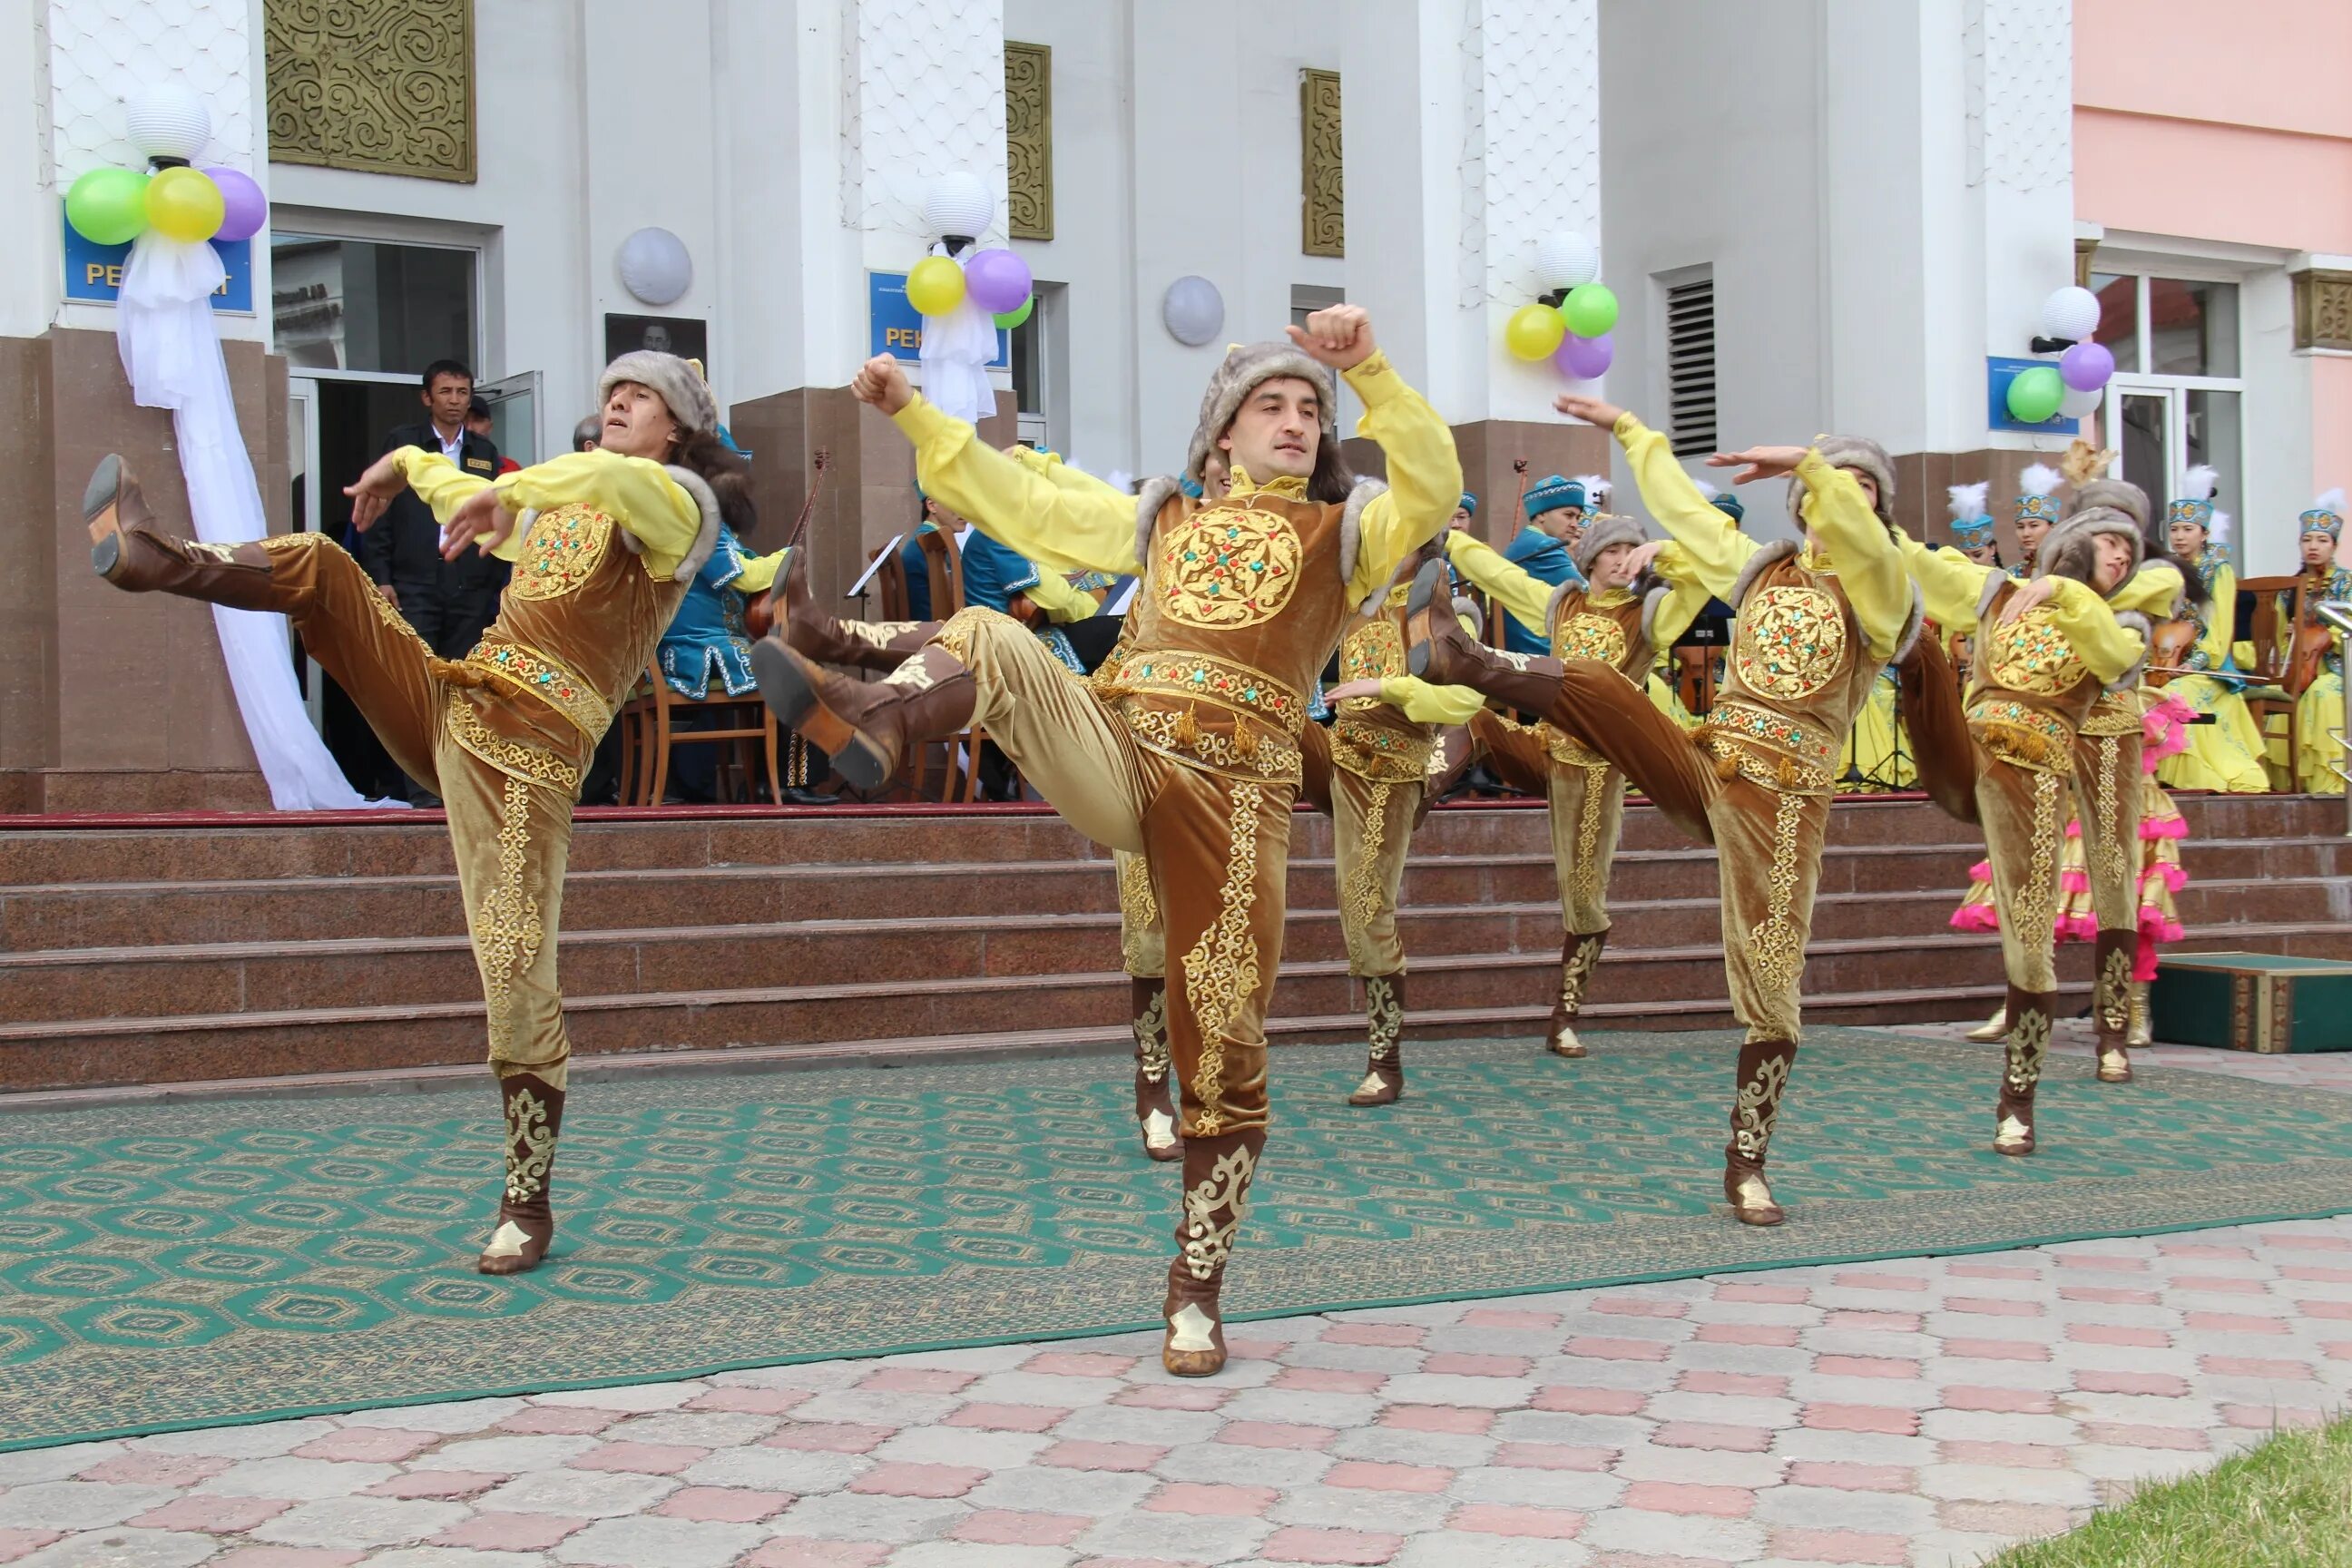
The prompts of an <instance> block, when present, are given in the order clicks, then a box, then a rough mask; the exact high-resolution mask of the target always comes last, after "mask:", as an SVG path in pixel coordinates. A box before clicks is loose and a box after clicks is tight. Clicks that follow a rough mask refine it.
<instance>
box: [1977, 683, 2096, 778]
mask: <svg viewBox="0 0 2352 1568" xmlns="http://www.w3.org/2000/svg"><path fill="white" fill-rule="evenodd" d="M1969 729H1970V730H1972V731H1975V732H1976V736H1977V739H1978V740H1979V741H1980V742H1983V744H1984V749H1985V750H1986V751H1988V752H1991V753H1992V754H1993V755H1994V756H1996V757H1999V758H2000V760H2001V761H2002V762H2005V763H2010V764H2011V765H2012V766H2015V767H2021V768H2027V769H2031V770H2032V771H2033V772H2035V773H2072V772H2074V726H2073V725H2071V724H2069V723H2067V722H2066V721H2065V720H2063V719H2062V718H2060V717H2059V716H2058V715H2057V714H2055V713H2053V712H2051V711H2050V710H2048V709H2045V708H2036V707H2034V706H2032V704H2031V703H2026V702H2019V701H2016V700H2013V699H2011V698H2006V697H1980V698H1979V699H1977V700H1976V701H1974V702H1971V703H1969Z"/></svg>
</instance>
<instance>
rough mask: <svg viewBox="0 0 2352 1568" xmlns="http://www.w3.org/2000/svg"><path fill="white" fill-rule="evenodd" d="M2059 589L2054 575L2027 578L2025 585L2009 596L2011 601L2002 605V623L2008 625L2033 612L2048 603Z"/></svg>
mask: <svg viewBox="0 0 2352 1568" xmlns="http://www.w3.org/2000/svg"><path fill="white" fill-rule="evenodd" d="M2057 591H2058V580H2057V579H2056V578H2054V577H2032V578H2029V579H2027V580H2026V583H2025V585H2024V586H2023V587H2021V588H2020V589H2018V591H2017V592H2016V593H2014V594H2011V595H2010V596H2009V603H2008V604H2006V605H2002V606H2001V608H2000V624H2001V625H2003V626H2007V625H2008V624H2009V623H2010V622H2011V621H2013V620H2016V619H2017V618H2018V617H2019V616H2027V615H2031V614H2032V613H2033V612H2034V611H2036V610H2038V609H2040V608H2041V607H2042V605H2046V604H2048V603H2049V602H2050V596H2051V595H2053V594H2055V593H2056V592H2057Z"/></svg>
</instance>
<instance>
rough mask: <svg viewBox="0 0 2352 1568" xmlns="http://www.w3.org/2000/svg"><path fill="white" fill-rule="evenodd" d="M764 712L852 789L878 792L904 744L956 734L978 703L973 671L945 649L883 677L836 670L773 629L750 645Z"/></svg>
mask: <svg viewBox="0 0 2352 1568" xmlns="http://www.w3.org/2000/svg"><path fill="white" fill-rule="evenodd" d="M751 674H752V676H753V677H754V678H755V679H757V680H758V681H759V683H760V696H761V700H764V701H765V702H766V703H767V705H768V710H769V711H770V712H772V713H773V714H774V715H775V716H776V719H777V721H778V722H780V723H782V725H783V726H784V727H785V728H786V729H789V730H796V731H799V732H800V733H801V734H803V735H804V736H806V737H807V739H808V742H809V743H810V744H811V745H813V746H815V747H816V748H817V749H818V750H819V751H822V752H824V754H825V755H826V756H827V757H828V758H830V759H831V760H832V763H833V767H834V771H835V773H839V774H840V775H841V776H842V777H843V778H844V779H845V780H846V781H848V783H849V784H852V785H854V786H855V787H856V788H858V789H862V790H870V789H879V788H881V787H882V786H883V785H884V784H887V783H888V782H889V781H890V779H891V777H892V775H893V774H895V773H898V763H899V761H900V759H901V758H903V757H904V756H905V755H906V752H907V749H908V747H909V746H919V745H921V744H923V743H924V742H927V741H935V740H939V739H940V738H941V737H944V736H948V735H953V734H956V733H958V732H960V731H962V730H964V729H966V728H968V727H969V726H970V725H971V715H972V710H973V708H974V706H975V704H977V703H978V701H979V700H980V699H979V691H978V689H977V688H976V687H975V685H974V684H973V681H972V679H971V671H970V670H969V669H966V668H964V667H963V666H962V665H961V663H959V662H958V661H957V659H956V658H955V656H954V655H952V654H950V653H949V652H948V651H947V650H946V649H945V648H942V647H926V648H924V649H923V650H922V651H921V652H920V653H919V654H917V655H916V656H915V657H914V658H911V659H909V660H908V661H907V663H906V665H905V666H904V667H902V668H900V669H899V671H898V673H897V674H896V675H895V676H893V677H892V678H891V679H888V680H885V681H871V682H869V681H862V680H853V679H850V678H848V677H847V676H843V675H835V674H834V673H833V672H832V671H831V670H828V669H827V668H824V665H822V664H820V663H818V662H817V661H816V660H815V659H814V658H810V657H809V656H808V655H806V654H804V653H802V652H801V651H800V650H799V649H797V648H794V647H789V646H787V645H786V644H785V643H784V642H782V640H780V639H779V638H777V637H774V636H773V635H770V636H768V637H763V638H761V640H760V641H759V642H758V643H757V644H756V645H754V646H753V647H752V649H751Z"/></svg>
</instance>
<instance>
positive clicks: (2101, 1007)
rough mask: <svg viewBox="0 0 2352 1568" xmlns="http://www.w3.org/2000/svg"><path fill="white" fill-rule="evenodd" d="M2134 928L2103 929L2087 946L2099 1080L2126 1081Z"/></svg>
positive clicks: (2129, 1075)
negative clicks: (2089, 946) (2096, 1035)
mask: <svg viewBox="0 0 2352 1568" xmlns="http://www.w3.org/2000/svg"><path fill="white" fill-rule="evenodd" d="M2138 945H2139V933H2138V932H2137V931H2101V932H2100V933H2099V938H2098V942H2097V944H2096V945H2095V946H2094V947H2093V948H2092V949H2091V1022H2092V1025H2093V1026H2094V1027H2095V1029H2096V1030H2097V1031H2098V1038H2099V1081H2100V1082H2101V1083H2129V1082H2131V1078H2132V1069H2131V1050H2130V1042H2131V1022H2132V957H2133V954H2134V952H2135V951H2136V950H2137V947H2138Z"/></svg>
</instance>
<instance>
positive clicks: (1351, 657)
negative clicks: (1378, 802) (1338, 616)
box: [1331, 587, 1437, 784]
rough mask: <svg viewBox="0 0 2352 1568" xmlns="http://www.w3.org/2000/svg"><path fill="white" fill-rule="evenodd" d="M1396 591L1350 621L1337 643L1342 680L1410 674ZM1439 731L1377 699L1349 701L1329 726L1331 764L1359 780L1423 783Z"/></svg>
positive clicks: (1401, 592) (1401, 598)
mask: <svg viewBox="0 0 2352 1568" xmlns="http://www.w3.org/2000/svg"><path fill="white" fill-rule="evenodd" d="M1407 592H1408V590H1407V589H1406V588H1403V587H1398V588H1394V589H1391V590H1390V592H1389V593H1387V594H1386V595H1382V596H1381V607H1380V609H1379V610H1378V611H1377V612H1375V613H1374V614H1373V615H1372V616H1371V617H1370V619H1366V618H1364V617H1362V616H1356V617H1352V618H1350V619H1349V623H1348V629H1347V632H1346V634H1345V635H1344V636H1342V637H1340V639H1339V679H1341V680H1381V679H1387V678H1389V677H1391V676H1400V675H1404V674H1407V673H1409V671H1408V670H1407V668H1406V666H1405V614H1404V605H1405V596H1406V594H1407ZM1436 743H1437V726H1436V725H1434V724H1423V723H1419V722H1417V721H1414V720H1412V719H1411V718H1408V717H1407V716H1406V715H1405V712H1404V710H1402V709H1401V708H1398V707H1395V706H1393V705H1392V704H1390V703H1387V702H1383V701H1381V700H1380V699H1379V698H1377V697H1351V698H1349V700H1347V701H1345V702H1342V703H1340V704H1339V716H1338V718H1337V719H1335V720H1334V721H1332V724H1331V765H1332V766H1333V767H1336V768H1344V769H1346V770H1347V771H1348V772H1349V773H1354V774H1355V775H1356V776H1357V777H1359V778H1366V779H1371V780H1374V781H1376V782H1381V783H1387V784H1415V783H1419V782H1420V781H1421V780H1422V779H1423V777H1424V776H1426V775H1427V773H1428V771H1429V753H1430V751H1431V748H1433V746H1435V745H1436Z"/></svg>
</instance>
